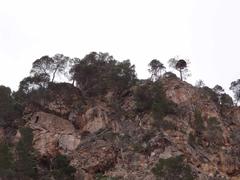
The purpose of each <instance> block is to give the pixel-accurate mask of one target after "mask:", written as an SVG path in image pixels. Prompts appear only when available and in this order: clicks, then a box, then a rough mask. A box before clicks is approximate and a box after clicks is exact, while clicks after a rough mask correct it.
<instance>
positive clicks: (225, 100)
mask: <svg viewBox="0 0 240 180" xmlns="http://www.w3.org/2000/svg"><path fill="white" fill-rule="evenodd" d="M220 102H221V104H222V105H224V106H230V107H231V106H233V100H232V97H231V96H229V95H228V94H225V93H224V94H222V95H221V97H220Z"/></svg>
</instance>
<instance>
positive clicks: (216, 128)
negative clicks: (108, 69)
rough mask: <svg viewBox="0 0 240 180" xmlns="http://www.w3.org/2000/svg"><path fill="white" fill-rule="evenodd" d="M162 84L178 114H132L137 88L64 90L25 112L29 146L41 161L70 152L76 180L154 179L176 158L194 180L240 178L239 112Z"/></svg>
mask: <svg viewBox="0 0 240 180" xmlns="http://www.w3.org/2000/svg"><path fill="white" fill-rule="evenodd" d="M143 83H144V82H143ZM160 83H161V84H162V85H163V89H164V91H165V93H166V97H167V99H168V100H170V101H172V102H173V103H174V105H176V106H175V107H176V112H175V113H169V114H167V115H165V116H164V117H162V118H160V119H155V118H154V116H153V113H152V112H150V110H149V111H147V112H137V111H136V102H135V98H134V88H132V89H130V90H128V91H126V92H124V93H122V94H120V95H118V96H115V94H114V93H113V92H109V93H108V94H107V95H106V96H104V97H103V98H99V97H96V99H94V100H92V99H91V100H89V99H87V98H86V100H84V102H83V101H82V100H81V98H79V97H78V93H79V92H78V91H77V90H76V89H74V90H73V93H72V94H71V93H69V94H68V93H67V94H66V92H65V91H64V90H63V89H62V90H61V92H62V93H63V92H65V94H61V93H57V94H56V95H54V98H53V99H51V100H49V101H48V102H47V103H46V104H44V107H43V108H42V109H41V108H36V107H35V106H33V107H31V108H28V109H26V112H27V113H28V114H31V113H32V114H31V115H30V116H29V119H27V124H26V126H28V127H30V128H32V129H33V135H34V142H33V147H34V148H35V149H36V150H37V151H38V152H39V153H40V155H42V156H52V157H54V155H55V154H57V153H59V152H60V153H62V154H65V155H67V156H68V157H69V159H70V160H71V165H73V166H74V167H75V168H76V170H77V172H76V176H75V177H76V179H89V180H91V179H95V175H96V174H99V173H100V174H101V175H103V176H108V177H120V179H127V180H128V179H139V180H140V179H149V180H150V179H155V176H154V174H153V173H152V171H151V169H152V168H154V167H155V166H156V164H157V163H158V161H159V159H169V158H171V157H176V156H180V155H181V156H184V163H186V164H188V165H189V166H190V167H191V169H192V170H193V172H194V175H195V179H199V180H202V179H203V180H205V179H206V180H207V179H212V180H218V179H219V180H225V179H230V180H234V179H240V178H239V177H240V158H239V157H240V146H239V144H240V133H239V132H240V129H239V127H240V108H238V107H227V106H223V105H221V104H219V103H216V102H215V101H214V100H213V98H212V97H211V95H209V94H208V93H206V91H205V90H204V89H203V88H196V87H194V86H192V85H190V84H188V83H186V82H183V81H180V80H179V79H178V78H163V79H161V82H160ZM69 92H70V91H69ZM196 112H199V115H196V114H197V113H196ZM0 139H1V129H0Z"/></svg>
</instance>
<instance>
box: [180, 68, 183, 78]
mask: <svg viewBox="0 0 240 180" xmlns="http://www.w3.org/2000/svg"><path fill="white" fill-rule="evenodd" d="M179 72H180V78H181V81H182V80H183V78H182V69H180V70H179Z"/></svg>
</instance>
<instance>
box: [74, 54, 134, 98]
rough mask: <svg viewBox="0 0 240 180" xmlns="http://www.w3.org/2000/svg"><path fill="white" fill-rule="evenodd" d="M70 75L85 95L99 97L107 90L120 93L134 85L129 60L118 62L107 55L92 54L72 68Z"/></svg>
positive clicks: (132, 69) (132, 71) (131, 66)
mask: <svg viewBox="0 0 240 180" xmlns="http://www.w3.org/2000/svg"><path fill="white" fill-rule="evenodd" d="M70 73H71V74H72V79H73V80H76V83H77V86H78V87H79V88H80V89H81V91H82V92H83V93H85V94H87V95H99V94H103V93H105V92H106V91H107V90H108V89H112V90H115V91H118V92H119V91H120V92H121V91H122V90H125V89H126V88H129V87H131V86H132V85H133V84H135V81H136V74H135V66H134V65H131V63H130V61H129V60H126V61H123V62H118V61H116V60H115V59H114V58H113V57H112V56H110V55H109V54H108V53H96V52H92V53H90V54H88V55H87V56H85V57H84V58H83V59H82V60H81V61H79V62H78V63H77V64H75V65H74V66H73V68H72V69H71V71H70Z"/></svg>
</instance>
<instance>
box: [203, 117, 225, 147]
mask: <svg viewBox="0 0 240 180" xmlns="http://www.w3.org/2000/svg"><path fill="white" fill-rule="evenodd" d="M206 135H207V138H208V141H209V143H210V146H211V147H214V148H217V147H218V146H221V145H223V137H222V129H221V127H220V123H219V122H218V120H217V118H215V117H210V118H209V119H208V121H207V129H206Z"/></svg>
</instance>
